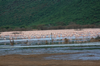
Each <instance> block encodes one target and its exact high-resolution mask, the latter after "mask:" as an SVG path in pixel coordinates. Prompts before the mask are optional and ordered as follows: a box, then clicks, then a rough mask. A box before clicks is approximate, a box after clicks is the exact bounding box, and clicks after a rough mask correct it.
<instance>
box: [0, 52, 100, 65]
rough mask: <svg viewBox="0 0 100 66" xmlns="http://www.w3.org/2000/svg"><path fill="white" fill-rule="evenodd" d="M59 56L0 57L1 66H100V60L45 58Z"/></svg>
mask: <svg viewBox="0 0 100 66" xmlns="http://www.w3.org/2000/svg"><path fill="white" fill-rule="evenodd" d="M63 54H69V53H57V54H38V55H6V56H0V66H100V60H95V61H92V60H91V61H83V60H45V59H44V57H47V56H52V55H63Z"/></svg>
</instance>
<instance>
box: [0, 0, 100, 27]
mask: <svg viewBox="0 0 100 66" xmlns="http://www.w3.org/2000/svg"><path fill="white" fill-rule="evenodd" d="M71 22H74V23H76V24H80V25H87V24H96V25H98V24H100V0H0V27H5V28H6V29H7V28H15V27H19V28H27V27H32V28H36V26H41V25H47V26H58V25H62V26H66V25H68V24H69V23H71Z"/></svg>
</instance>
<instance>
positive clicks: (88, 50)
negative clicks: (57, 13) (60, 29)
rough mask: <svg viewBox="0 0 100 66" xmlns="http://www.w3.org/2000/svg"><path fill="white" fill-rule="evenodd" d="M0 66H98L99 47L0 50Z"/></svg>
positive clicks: (99, 60)
mask: <svg viewBox="0 0 100 66" xmlns="http://www.w3.org/2000/svg"><path fill="white" fill-rule="evenodd" d="M0 66H100V46H91V47H52V48H26V49H24V48H23V49H18V48H17V49H16V48H8V49H7V48H6V49H0Z"/></svg>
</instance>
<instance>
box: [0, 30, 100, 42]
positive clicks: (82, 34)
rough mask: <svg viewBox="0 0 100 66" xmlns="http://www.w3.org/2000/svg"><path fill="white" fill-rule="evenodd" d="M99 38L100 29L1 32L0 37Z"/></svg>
mask: <svg viewBox="0 0 100 66" xmlns="http://www.w3.org/2000/svg"><path fill="white" fill-rule="evenodd" d="M97 36H100V29H82V30H74V29H64V30H35V31H11V32H1V34H0V37H1V38H3V39H4V40H7V39H10V40H11V39H12V38H14V40H17V39H38V40H39V39H41V38H42V39H44V38H51V37H52V38H53V39H57V38H59V39H62V40H63V39H64V38H67V39H69V40H70V41H71V40H72V39H75V40H80V39H82V40H87V38H88V39H91V38H96V37H97Z"/></svg>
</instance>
